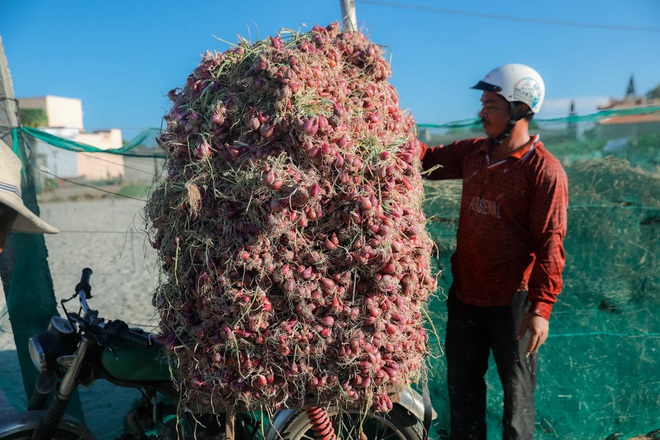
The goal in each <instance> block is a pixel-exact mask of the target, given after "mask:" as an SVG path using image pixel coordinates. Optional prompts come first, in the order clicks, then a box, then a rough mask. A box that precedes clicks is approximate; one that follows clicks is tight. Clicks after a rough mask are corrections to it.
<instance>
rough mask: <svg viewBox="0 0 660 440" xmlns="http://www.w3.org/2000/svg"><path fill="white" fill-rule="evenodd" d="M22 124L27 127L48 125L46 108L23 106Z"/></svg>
mask: <svg viewBox="0 0 660 440" xmlns="http://www.w3.org/2000/svg"><path fill="white" fill-rule="evenodd" d="M21 125H24V126H27V127H35V128H36V127H45V126H47V125H48V115H47V114H46V110H44V109H41V108H22V109H21Z"/></svg>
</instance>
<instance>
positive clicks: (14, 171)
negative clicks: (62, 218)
mask: <svg viewBox="0 0 660 440" xmlns="http://www.w3.org/2000/svg"><path fill="white" fill-rule="evenodd" d="M21 168H22V164H21V160H20V159H19V158H18V156H16V155H15V154H14V152H13V151H12V150H11V148H9V147H8V146H7V144H5V143H4V142H2V141H1V140H0V203H3V204H5V205H7V206H9V207H10V208H12V209H14V210H15V211H16V212H17V213H18V216H17V217H16V221H15V222H14V227H13V230H14V231H17V232H30V233H36V234H43V233H45V234H57V233H58V232H60V231H58V230H57V229H56V228H54V227H52V226H51V225H49V224H48V223H46V222H45V221H43V220H41V219H40V218H39V217H37V216H36V215H34V213H33V212H32V211H30V210H29V209H28V208H27V207H26V206H25V205H24V204H23V198H22V196H21Z"/></svg>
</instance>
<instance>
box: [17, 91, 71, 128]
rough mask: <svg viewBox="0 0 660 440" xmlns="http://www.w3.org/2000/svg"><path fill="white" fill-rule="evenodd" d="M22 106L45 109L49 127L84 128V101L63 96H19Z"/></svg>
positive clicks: (19, 102) (19, 103) (20, 105)
mask: <svg viewBox="0 0 660 440" xmlns="http://www.w3.org/2000/svg"><path fill="white" fill-rule="evenodd" d="M18 105H19V107H21V108H32V109H43V110H45V111H46V115H47V116H48V126H49V127H64V128H77V129H79V130H82V129H83V110H82V101H81V100H80V99H75V98H64V97H61V96H41V97H35V98H18Z"/></svg>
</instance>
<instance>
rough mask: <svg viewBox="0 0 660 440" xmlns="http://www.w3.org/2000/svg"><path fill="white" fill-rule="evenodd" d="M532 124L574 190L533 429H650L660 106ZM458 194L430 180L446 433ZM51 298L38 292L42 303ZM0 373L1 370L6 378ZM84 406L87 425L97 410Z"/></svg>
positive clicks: (437, 378)
mask: <svg viewBox="0 0 660 440" xmlns="http://www.w3.org/2000/svg"><path fill="white" fill-rule="evenodd" d="M622 118H623V119H622ZM418 129H419V136H420V139H422V140H423V141H424V142H426V143H428V144H430V145H437V144H445V143H449V142H452V141H454V140H456V139H464V138H469V137H474V136H483V131H482V129H481V126H480V124H478V121H477V120H470V121H459V122H456V123H450V124H442V125H439V124H419V125H418ZM16 131H17V132H20V135H21V136H23V137H25V138H26V139H30V141H31V142H34V141H35V140H38V141H39V142H40V143H42V144H46V145H47V146H50V147H52V148H61V149H67V150H69V151H81V152H90V153H94V152H103V153H112V154H120V155H126V156H136V157H140V156H142V157H145V158H154V157H163V156H164V154H163V152H162V151H161V150H159V149H158V148H157V146H156V143H155V140H154V139H155V137H156V136H157V135H158V130H156V129H153V130H147V131H145V132H142V133H140V135H138V136H137V137H136V138H135V139H133V140H131V141H130V142H127V143H126V144H125V145H124V146H123V147H122V148H120V149H115V150H99V149H97V148H94V147H92V146H89V145H85V144H80V143H76V142H73V141H70V140H66V139H61V138H58V137H56V136H53V135H51V134H48V133H45V132H43V131H40V130H37V129H33V128H29V127H21V128H20V129H16ZM531 132H532V133H539V134H540V135H541V140H542V141H543V142H544V144H545V146H546V148H548V149H549V150H550V151H551V152H552V153H553V154H554V155H555V156H557V157H558V158H559V159H560V160H561V161H562V163H563V164H564V167H565V169H566V172H567V174H568V177H569V193H570V206H569V218H568V220H569V225H568V234H567V237H566V241H565V246H566V253H567V265H566V269H565V271H564V289H563V292H562V294H561V295H560V296H559V299H558V303H557V305H556V306H555V308H554V311H553V315H552V318H551V321H550V337H549V339H548V341H547V342H546V344H545V345H544V346H543V347H542V348H541V352H540V361H539V374H538V389H537V395H536V402H537V415H536V426H537V434H536V437H535V438H537V439H564V440H570V439H575V440H578V439H579V440H582V439H605V438H608V439H610V440H613V439H617V438H621V439H624V438H630V437H633V436H635V435H639V434H645V433H648V432H650V431H653V430H657V429H659V428H660V361H659V360H660V319H658V310H660V264H659V256H660V240H659V238H660V200H659V199H660V173H659V168H658V167H659V165H660V106H655V107H654V106H646V107H635V108H629V109H620V110H608V111H602V112H598V113H595V114H591V115H584V116H569V117H567V118H555V119H546V120H542V119H534V120H533V121H532V129H531ZM152 160H153V159H152ZM460 195H461V186H460V182H456V181H444V182H427V183H426V202H425V206H424V208H425V212H426V214H427V217H428V219H429V220H428V223H427V228H428V230H429V232H430V233H431V235H432V237H433V239H434V241H435V242H436V244H437V248H438V255H437V258H436V259H435V261H434V264H435V265H436V266H437V268H438V270H440V269H442V272H441V275H440V277H439V285H440V288H439V290H438V292H437V294H436V297H435V298H434V299H433V300H432V301H431V302H430V304H429V317H430V320H429V328H433V329H435V330H431V333H434V334H433V335H432V336H431V344H432V354H433V356H432V357H430V358H429V367H430V368H429V370H430V377H429V388H430V391H431V394H432V399H433V404H434V407H435V409H436V411H437V412H438V418H437V419H436V420H435V422H434V424H433V428H432V433H431V438H435V439H440V438H446V433H447V431H448V425H449V423H448V419H449V409H448V398H447V391H446V382H445V372H446V367H445V361H444V358H443V356H442V345H443V344H444V331H445V323H446V307H445V304H444V300H445V297H444V292H446V291H447V290H448V288H449V286H450V284H451V273H450V271H449V268H450V264H449V258H450V256H451V254H452V252H453V251H454V250H455V244H456V242H455V234H456V227H457V225H458V213H459V204H460ZM20 239H26V238H23V237H21V238H20ZM34 239H36V240H38V239H39V238H34ZM20 246H23V245H20ZM30 246H31V245H30ZM44 252H45V249H44ZM46 281H47V280H46ZM25 288H28V287H27V286H26V287H25ZM16 298H18V299H24V298H25V295H22V296H21V295H18V296H16ZM44 300H45V301H46V299H44ZM48 301H50V302H48ZM52 301H53V300H52V299H48V300H47V302H45V303H44V304H45V305H47V306H48V307H50V306H51V305H52V304H53V303H52ZM46 314H47V313H45V312H44V313H43V316H41V317H40V318H39V320H42V319H44V318H45V315H46ZM40 315H41V314H40ZM35 319H36V318H35ZM12 324H13V322H12ZM14 332H15V333H18V329H17V328H14ZM20 332H21V334H26V335H27V333H29V331H28V330H23V329H21V330H20ZM3 380H4V376H0V386H1V387H3V388H5V385H6V384H5V383H3ZM487 381H488V396H489V397H488V414H487V418H488V426H489V438H493V439H495V438H501V434H500V432H501V423H500V419H501V414H502V395H501V391H500V388H501V387H500V384H499V379H498V377H497V374H496V371H495V368H494V364H493V365H492V368H490V369H489V372H488V374H487ZM88 418H89V421H90V424H91V425H92V429H93V428H94V420H93V417H92V416H91V415H88ZM100 438H103V437H102V436H101V437H100Z"/></svg>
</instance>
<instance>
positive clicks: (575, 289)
mask: <svg viewBox="0 0 660 440" xmlns="http://www.w3.org/2000/svg"><path fill="white" fill-rule="evenodd" d="M643 110H644V111H642V110H641V109H629V110H623V111H618V112H616V111H607V112H602V113H601V114H596V115H588V116H584V117H575V116H573V117H570V118H562V119H553V120H538V121H537V120H534V121H533V128H532V130H531V131H532V133H540V135H541V140H542V141H543V142H544V145H545V146H546V148H547V149H548V150H550V152H552V153H553V154H554V155H555V156H557V157H558V158H559V159H560V160H561V161H562V163H563V164H564V167H565V169H566V173H567V174H568V178H569V200H570V205H569V211H568V233H567V236H566V240H565V247H566V253H567V261H566V268H565V270H564V288H563V292H562V294H561V295H560V296H559V298H558V302H557V304H556V305H555V307H554V309H553V314H552V317H551V320H550V336H549V338H548V340H547V342H546V344H545V345H544V346H543V347H542V348H541V350H540V360H539V372H538V387H537V393H536V406H537V407H536V428H537V429H536V437H535V438H538V439H576V440H578V439H606V438H608V439H617V438H622V439H623V438H630V437H633V436H635V435H640V434H646V433H649V432H651V431H654V430H658V429H659V428H660V319H659V318H658V316H659V314H658V311H659V310H660V173H659V170H660V169H659V168H658V167H659V166H660V113H658V112H660V108H658V107H649V108H646V109H643ZM637 114H644V115H645V117H644V118H637V117H635V115H637ZM649 116H654V117H649ZM622 117H623V119H620V118H622ZM613 118H616V119H613ZM635 121H637V122H635ZM481 133H482V131H481V128H480V127H479V125H478V124H476V121H473V122H472V123H468V122H465V123H459V124H447V125H443V126H432V127H429V126H423V127H421V130H420V137H421V138H422V139H423V140H424V141H425V142H427V143H429V144H430V145H437V144H443V143H447V142H451V141H453V140H455V139H462V138H467V137H472V136H483V134H481ZM460 194H461V184H460V182H457V181H444V182H427V183H426V197H427V199H426V203H425V212H426V214H427V217H428V218H429V221H428V224H427V228H428V230H429V231H430V233H431V235H432V237H433V239H434V241H435V242H436V243H437V245H438V257H437V259H436V264H437V265H438V268H439V269H443V271H442V275H441V276H440V278H439V285H440V287H441V290H439V291H438V295H437V297H436V298H435V300H434V301H433V302H432V303H431V305H430V309H431V312H430V313H431V316H432V317H433V321H434V324H435V327H436V329H437V337H433V344H434V352H435V354H437V355H440V354H441V346H442V345H443V344H444V330H445V323H446V307H445V304H444V301H445V296H444V292H447V291H448V289H449V286H450V285H451V273H450V270H449V269H450V262H449V258H450V256H451V254H452V253H453V252H454V250H455V245H456V241H455V234H456V229H457V226H458V214H459V204H460ZM429 364H430V366H431V368H430V370H431V371H432V372H433V374H434V376H433V377H432V378H431V380H430V382H431V385H430V386H431V392H432V396H433V402H434V405H435V408H436V410H437V411H438V412H439V417H438V420H436V422H435V424H434V428H435V431H436V432H435V434H436V435H437V436H438V437H439V438H444V435H445V434H446V432H447V431H448V425H449V414H448V405H449V403H448V396H447V391H446V382H445V373H446V364H445V361H444V358H442V357H436V358H434V359H431V360H430V361H429ZM487 382H488V409H487V411H488V412H487V422H488V429H489V434H488V435H489V438H493V439H495V438H501V415H502V410H503V407H502V392H501V386H500V382H499V378H498V376H497V374H496V371H495V365H494V361H493V360H492V359H491V368H490V369H489V372H488V374H487Z"/></svg>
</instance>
